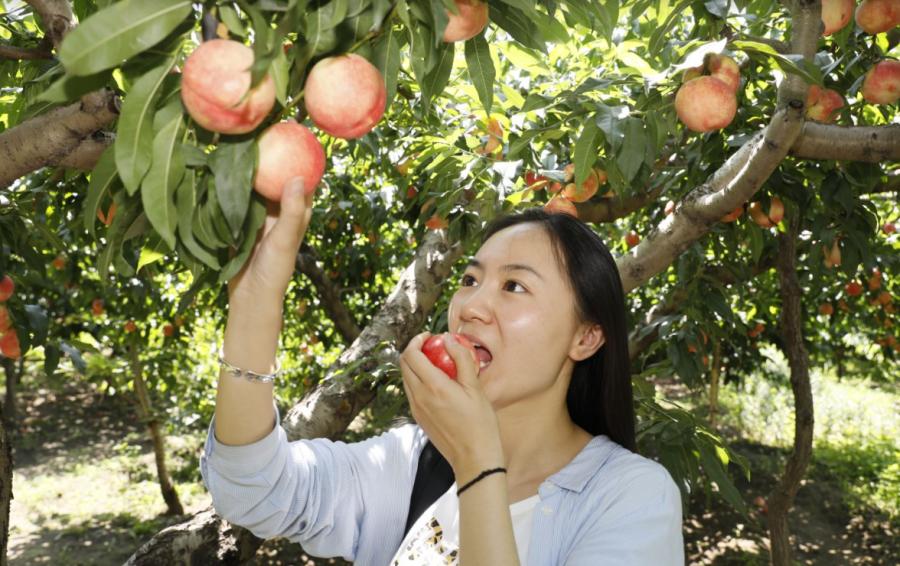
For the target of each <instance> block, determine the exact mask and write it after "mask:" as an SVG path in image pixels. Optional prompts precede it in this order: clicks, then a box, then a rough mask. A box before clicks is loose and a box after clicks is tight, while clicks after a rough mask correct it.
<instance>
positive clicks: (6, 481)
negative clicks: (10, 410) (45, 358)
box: [0, 409, 13, 566]
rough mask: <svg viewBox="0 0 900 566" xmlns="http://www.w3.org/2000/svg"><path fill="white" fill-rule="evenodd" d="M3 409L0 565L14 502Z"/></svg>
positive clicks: (0, 430) (0, 425) (0, 420)
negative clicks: (11, 506) (10, 510)
mask: <svg viewBox="0 0 900 566" xmlns="http://www.w3.org/2000/svg"><path fill="white" fill-rule="evenodd" d="M5 420H6V419H5V417H4V414H3V410H2V409H0V566H6V564H7V559H6V547H7V546H8V545H9V506H10V503H11V502H12V498H13V491H12V480H13V476H12V472H13V460H12V447H11V446H10V445H9V436H8V435H7V434H6V424H5V423H4V421H5Z"/></svg>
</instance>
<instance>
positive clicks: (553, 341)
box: [449, 223, 602, 409]
mask: <svg viewBox="0 0 900 566" xmlns="http://www.w3.org/2000/svg"><path fill="white" fill-rule="evenodd" d="M460 283H461V285H460V288H459V290H458V291H457V292H456V293H455V294H454V295H453V298H452V300H451V302H450V311H449V326H450V331H451V332H454V333H461V334H464V335H466V336H467V337H469V338H470V339H471V340H472V342H473V343H475V344H476V347H478V346H483V347H484V348H485V349H487V351H488V352H489V353H490V356H488V355H486V354H485V353H484V352H479V357H480V358H481V359H482V360H483V361H482V366H483V367H482V369H481V372H480V374H479V379H480V380H481V383H482V386H483V387H484V389H485V393H486V395H487V397H488V399H490V400H491V402H492V403H493V404H494V407H495V408H496V409H500V408H503V407H505V406H508V405H510V404H512V403H515V402H517V401H520V400H522V399H526V398H530V397H535V396H538V395H540V394H542V393H545V392H547V391H548V390H549V389H551V388H552V387H553V386H554V384H557V381H558V380H559V379H560V378H561V377H568V375H569V374H570V373H571V369H572V367H573V365H574V362H575V361H578V360H580V359H583V358H585V357H587V356H589V355H590V353H592V352H593V351H595V350H596V348H593V349H592V350H591V351H590V353H588V352H587V350H586V349H585V348H584V346H582V345H580V344H579V342H580V339H579V337H578V336H579V335H580V332H579V329H580V328H582V327H583V326H584V325H581V324H579V322H578V320H577V319H576V316H575V295H574V293H573V291H572V290H571V289H570V287H569V284H568V282H567V275H566V274H565V273H564V272H563V271H561V270H560V267H559V266H558V265H557V261H556V256H555V254H554V252H553V249H552V244H551V241H550V238H549V236H547V234H546V232H545V231H544V229H543V228H541V227H540V226H538V225H535V224H531V223H524V224H517V225H515V226H511V227H509V228H506V229H504V230H501V231H500V232H497V233H496V234H494V235H493V236H491V238H490V239H489V240H488V241H487V242H485V243H484V245H483V246H482V247H481V249H480V250H478V253H477V254H476V255H475V257H474V258H473V260H472V261H471V262H470V264H469V265H468V267H467V268H466V270H465V273H464V275H463V278H462V280H461V282H460ZM595 331H596V332H599V328H597V329H596V330H595ZM594 338H595V339H596V340H599V341H600V343H602V334H601V335H600V336H595V337H594ZM597 347H599V345H597ZM485 362H487V363H486V365H485ZM557 385H559V384H557ZM567 385H568V382H567V381H566V383H565V384H564V386H566V387H567Z"/></svg>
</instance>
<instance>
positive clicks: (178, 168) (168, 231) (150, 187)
mask: <svg viewBox="0 0 900 566" xmlns="http://www.w3.org/2000/svg"><path fill="white" fill-rule="evenodd" d="M180 130H181V115H178V116H176V117H175V118H174V119H173V120H172V121H170V122H169V123H168V124H166V125H165V126H163V128H162V129H161V130H160V131H159V133H158V134H157V135H156V138H155V139H154V140H153V165H152V166H151V167H150V171H149V172H148V174H147V178H146V179H145V180H144V182H143V184H142V185H141V202H142V203H143V205H144V212H145V213H146V214H147V220H149V221H150V225H151V226H153V229H154V230H156V232H157V233H158V234H159V235H160V236H161V237H162V239H163V240H164V241H165V242H166V244H168V245H169V249H170V250H174V249H175V229H176V227H177V225H178V219H177V217H176V211H175V189H176V188H177V187H178V184H179V183H180V182H181V178H182V177H183V176H184V157H183V156H182V155H181V152H180V151H177V149H179V144H178V142H179V139H178V136H179V133H180Z"/></svg>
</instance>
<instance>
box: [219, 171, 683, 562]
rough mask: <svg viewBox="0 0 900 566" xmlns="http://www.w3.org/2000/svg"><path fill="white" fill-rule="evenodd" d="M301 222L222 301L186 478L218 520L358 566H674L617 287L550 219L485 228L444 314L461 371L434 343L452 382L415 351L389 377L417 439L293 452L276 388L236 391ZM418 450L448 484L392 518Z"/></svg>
mask: <svg viewBox="0 0 900 566" xmlns="http://www.w3.org/2000/svg"><path fill="white" fill-rule="evenodd" d="M310 214H311V197H310V196H306V197H304V196H303V190H302V183H300V182H299V181H297V180H295V181H292V183H291V184H289V186H288V189H287V190H286V191H285V196H284V197H283V200H282V203H281V207H280V212H278V213H273V214H272V215H270V217H269V218H268V219H267V222H266V226H265V228H264V230H263V235H262V236H261V238H260V240H259V242H258V243H257V247H256V249H255V250H254V253H253V255H252V256H251V259H250V261H249V262H248V265H247V267H246V268H245V270H244V271H243V272H242V273H241V274H240V275H239V276H238V277H236V278H235V280H234V281H232V283H231V286H230V289H229V293H230V294H229V305H230V306H229V314H228V322H227V325H226V331H225V341H224V345H223V359H224V361H225V363H224V364H223V371H222V374H221V375H220V379H219V386H218V397H217V402H216V412H215V418H214V420H213V423H212V425H211V426H210V434H209V437H208V439H207V444H206V449H205V452H204V455H203V457H202V459H201V471H202V474H203V478H204V481H205V483H206V485H207V488H208V489H209V491H210V493H211V494H212V498H213V503H214V505H215V508H216V510H217V512H218V513H219V514H220V515H221V516H222V517H224V518H225V519H227V520H228V521H230V522H232V523H234V524H237V525H241V526H244V527H247V528H248V529H250V530H251V531H252V532H253V533H254V534H256V535H257V536H260V537H263V538H271V537H276V536H280V537H287V538H289V539H290V540H292V541H296V542H299V543H301V544H302V545H303V547H304V549H305V550H306V551H307V552H309V553H311V554H313V555H319V556H342V557H344V558H345V559H347V560H352V561H355V563H357V564H360V565H361V566H370V565H371V566H382V565H389V564H390V565H404V564H416V565H431V564H462V565H463V566H475V565H491V566H498V565H500V566H506V565H517V564H522V565H528V566H554V565H570V566H588V565H592V566H593V565H598V564H629V565H644V564H647V565H654V566H657V565H680V564H683V563H684V551H683V544H682V534H681V499H680V495H679V490H678V488H677V486H676V485H675V483H674V482H673V481H672V479H671V477H670V476H669V474H668V473H667V471H666V470H665V468H663V467H662V466H660V465H659V464H657V463H655V462H653V461H652V460H649V459H646V458H644V457H642V456H640V455H638V454H636V453H635V452H633V450H634V448H635V446H634V444H635V439H634V412H633V407H632V392H631V381H630V377H629V373H628V348H627V329H626V324H625V306H624V296H623V291H622V286H621V282H620V279H619V274H618V271H617V270H616V266H615V263H614V261H613V258H612V257H611V255H610V254H609V251H608V250H607V249H606V247H605V246H604V245H603V244H602V242H601V241H600V239H599V237H597V235H596V234H594V233H593V232H592V231H591V230H590V229H589V228H587V226H585V225H584V224H582V223H580V222H579V221H577V220H575V219H573V218H571V217H568V216H565V215H555V214H554V215H551V214H547V213H545V212H543V211H542V210H540V209H535V210H530V211H526V212H524V213H520V214H518V215H512V216H508V217H504V218H501V219H500V220H498V221H496V222H495V223H494V224H493V225H491V226H490V227H489V228H488V230H487V232H486V235H485V238H484V241H483V244H482V246H481V248H480V249H479V250H478V252H477V253H476V254H475V256H474V257H473V258H472V259H471V260H470V261H469V264H468V266H467V268H466V270H465V274H464V275H463V277H462V279H461V281H460V287H459V290H458V291H457V292H456V293H455V294H454V295H453V298H452V300H451V303H450V310H449V329H450V331H451V332H453V333H459V334H462V335H464V336H466V337H467V338H468V339H469V340H470V341H471V342H472V343H474V344H475V346H476V352H477V355H475V356H473V355H472V354H471V352H470V351H469V350H467V349H466V348H465V347H463V346H461V345H460V344H458V343H457V342H456V341H454V340H452V339H450V340H448V341H447V342H448V344H447V347H448V351H449V353H450V355H451V357H452V358H453V360H454V361H455V363H456V366H457V370H458V376H457V379H456V380H451V379H449V378H448V377H447V375H446V374H444V373H443V371H441V370H440V369H438V368H437V367H435V366H434V365H432V364H431V362H430V361H429V360H428V358H427V357H426V356H425V355H424V354H423V353H422V351H421V349H422V345H423V343H424V342H425V340H426V339H427V338H428V334H427V333H423V334H420V335H419V336H416V337H415V338H413V339H412V340H411V341H410V343H409V344H408V345H407V346H406V348H405V349H404V351H403V353H402V355H401V357H400V366H401V371H402V376H403V385H404V389H405V391H406V394H407V397H408V399H409V402H410V407H411V410H412V414H413V416H414V417H415V420H416V422H417V424H408V425H404V426H400V427H397V428H394V429H391V430H389V431H388V432H385V433H384V434H382V435H380V436H377V437H374V438H370V439H368V440H366V441H364V442H359V443H353V444H346V443H343V442H331V441H329V440H326V439H315V440H301V441H297V442H290V443H289V442H288V441H287V439H286V436H285V433H284V431H283V429H281V427H280V426H278V414H277V411H276V410H275V408H274V406H273V402H272V385H271V384H270V383H260V382H259V381H257V380H254V379H253V377H254V376H253V375H252V372H256V373H257V374H267V373H269V372H272V371H273V367H274V365H275V358H276V344H277V339H278V333H279V331H280V326H281V321H282V317H281V306H282V302H283V297H284V293H285V290H286V289H287V285H288V281H289V280H290V277H291V274H292V272H293V266H294V258H295V255H296V253H297V250H298V249H299V246H300V242H301V240H302V237H303V234H304V232H305V230H306V227H307V225H308V224H309V219H310ZM247 372H251V374H250V379H246V376H247ZM234 374H241V375H240V376H239V377H235V376H234ZM429 446H433V447H434V448H436V449H437V451H439V453H440V455H441V456H442V457H443V458H444V459H446V462H447V463H448V464H449V467H450V469H452V475H453V477H454V478H455V479H456V482H455V483H454V484H453V485H451V486H450V487H449V489H447V490H446V492H445V493H443V494H442V495H440V496H439V497H438V498H437V500H436V501H435V502H434V503H433V504H431V505H430V506H429V507H428V508H427V509H425V510H424V512H422V513H421V515H420V516H418V517H408V514H409V503H410V497H411V495H412V490H413V484H414V481H415V480H416V476H417V471H418V470H417V468H418V464H419V461H420V455H422V454H423V450H426V449H427V447H429ZM407 519H409V524H407V523H408V521H407Z"/></svg>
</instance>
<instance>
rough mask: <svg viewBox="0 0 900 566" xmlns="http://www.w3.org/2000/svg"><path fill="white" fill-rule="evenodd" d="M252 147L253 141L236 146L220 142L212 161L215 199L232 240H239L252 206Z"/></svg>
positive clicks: (253, 158)
mask: <svg viewBox="0 0 900 566" xmlns="http://www.w3.org/2000/svg"><path fill="white" fill-rule="evenodd" d="M253 143H254V140H253V139H252V138H251V139H249V140H246V141H241V142H237V143H227V142H221V143H219V147H218V148H217V149H216V151H215V153H213V154H212V156H211V157H210V159H209V165H210V168H211V169H212V171H213V173H214V174H215V179H216V197H217V199H218V201H219V206H220V207H221V209H222V212H223V213H224V214H225V220H226V221H227V222H228V226H229V227H230V228H231V235H232V239H236V238H237V235H238V234H239V232H240V229H241V225H242V224H243V223H244V217H245V216H246V215H247V206H248V205H249V204H250V192H251V191H252V185H253V171H254V169H256V147H255V146H254V145H253Z"/></svg>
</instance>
